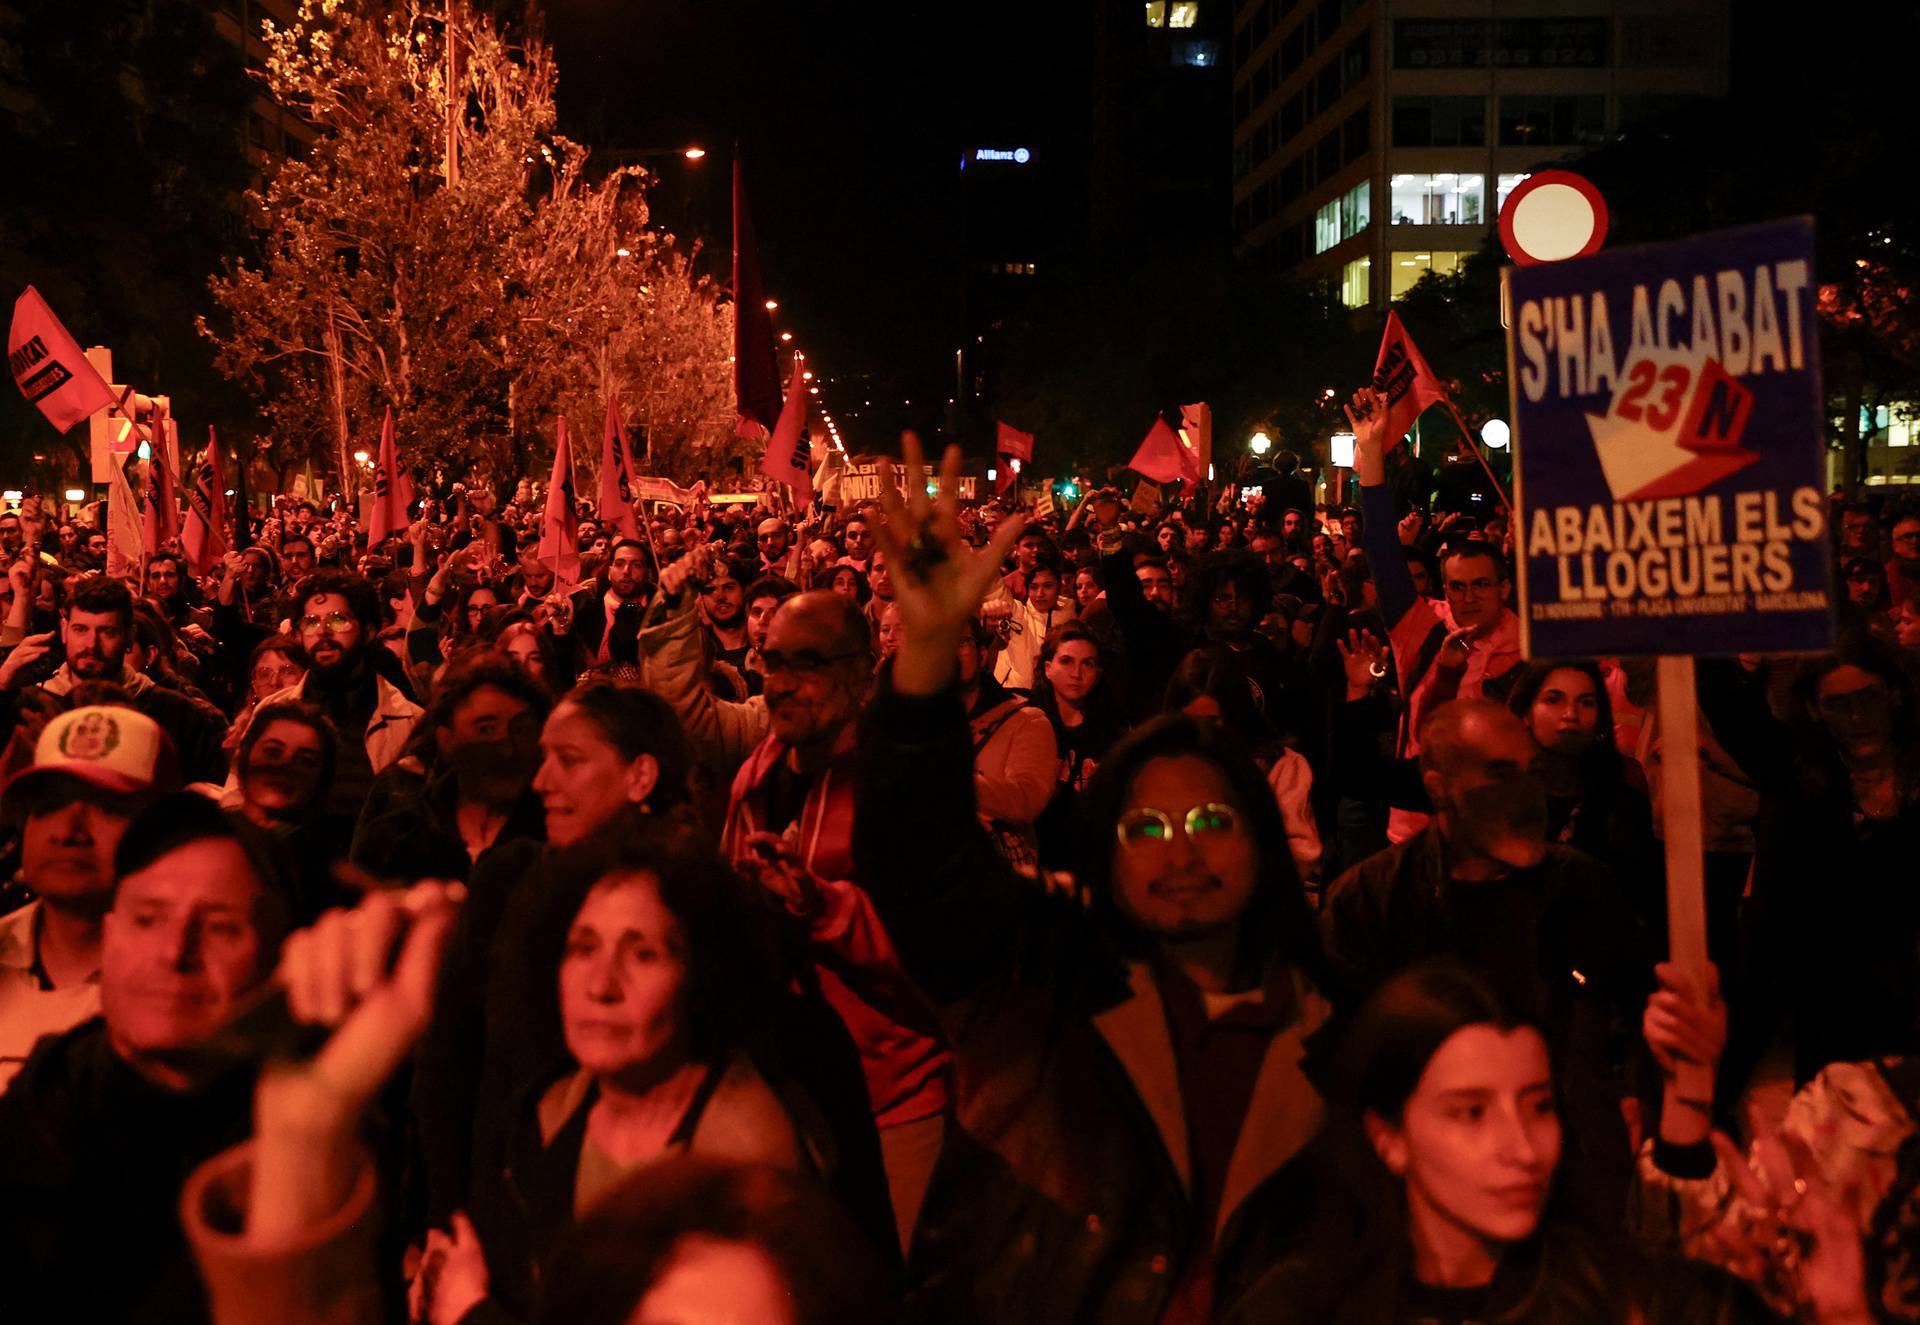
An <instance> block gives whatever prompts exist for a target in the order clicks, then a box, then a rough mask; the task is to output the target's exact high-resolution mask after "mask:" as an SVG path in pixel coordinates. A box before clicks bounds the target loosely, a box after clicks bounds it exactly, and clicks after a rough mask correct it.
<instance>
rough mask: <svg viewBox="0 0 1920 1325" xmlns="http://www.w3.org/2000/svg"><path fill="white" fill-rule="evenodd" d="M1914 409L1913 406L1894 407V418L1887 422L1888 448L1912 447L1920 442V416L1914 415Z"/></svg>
mask: <svg viewBox="0 0 1920 1325" xmlns="http://www.w3.org/2000/svg"><path fill="white" fill-rule="evenodd" d="M1881 408H1883V409H1884V408H1885V406H1882V407H1881ZM1913 409H1914V406H1912V405H1911V404H1908V405H1901V406H1895V407H1894V410H1893V417H1892V418H1891V419H1889V420H1888V422H1887V445H1888V446H1912V445H1914V444H1915V443H1916V442H1920V415H1916V414H1915V413H1913Z"/></svg>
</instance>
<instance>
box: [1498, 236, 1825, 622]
mask: <svg viewBox="0 0 1920 1325" xmlns="http://www.w3.org/2000/svg"><path fill="white" fill-rule="evenodd" d="M1506 276H1507V280H1508V282H1509V285H1508V290H1507V295H1508V308H1509V318H1508V320H1509V324H1510V325H1509V327H1508V331H1507V370H1508V381H1509V383H1510V387H1511V390H1512V393H1513V459H1514V485H1513V486H1514V507H1515V511H1514V519H1515V524H1514V559H1515V562H1516V570H1517V573H1518V579H1519V591H1520V606H1519V610H1520V630H1521V647H1522V649H1523V651H1524V652H1525V653H1526V655H1527V656H1528V657H1530V658H1565V657H1593V656H1599V655H1608V654H1611V655H1625V656H1649V655H1658V654H1726V653H1800V652H1811V651H1817V650H1823V649H1828V648H1831V647H1832V646H1833V564H1832V555H1831V552H1830V550H1829V547H1828V543H1827V507H1826V498H1825V496H1824V486H1825V485H1824V470H1825V443H1824V441H1823V439H1822V426H1823V419H1824V415H1825V411H1824V408H1823V405H1822V401H1821V396H1820V351H1819V344H1818V340H1817V335H1816V321H1815V312H1814V300H1815V283H1814V269H1813V222H1812V220H1811V219H1807V218H1797V219H1793V220H1787V221H1775V222H1770V223H1768V224H1766V225H1757V226H1752V227H1748V228H1746V229H1740V230H1723V231H1716V232H1715V233H1712V234H1706V235H1697V236H1695V237H1693V238H1691V239H1683V240H1678V241H1676V242H1674V243H1669V244H1648V245H1644V246H1641V247H1638V248H1622V249H1615V250H1612V251H1610V252H1606V253H1600V254H1597V255H1595V256H1594V257H1591V258H1582V259H1576V260H1573V261H1568V262H1551V263H1543V264H1541V265H1539V266H1534V267H1518V268H1513V269H1510V270H1509V271H1508V272H1507V273H1506Z"/></svg>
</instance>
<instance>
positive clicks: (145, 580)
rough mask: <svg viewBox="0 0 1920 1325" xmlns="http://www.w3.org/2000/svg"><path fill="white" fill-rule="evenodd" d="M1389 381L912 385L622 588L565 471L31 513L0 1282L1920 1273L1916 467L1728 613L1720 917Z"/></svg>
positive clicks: (251, 1306)
mask: <svg viewBox="0 0 1920 1325" xmlns="http://www.w3.org/2000/svg"><path fill="white" fill-rule="evenodd" d="M1349 413H1350V417H1351V418H1352V420H1353V424H1354V432H1355V434H1356V451H1355V460H1354V474H1353V477H1354V479H1355V480H1356V489H1357V490H1356V493H1355V496H1356V498H1357V505H1355V506H1353V507H1350V508H1333V509H1329V508H1326V507H1324V506H1320V507H1316V505H1315V503H1314V501H1313V497H1312V491H1311V489H1310V488H1309V487H1308V484H1307V482H1306V480H1305V478H1304V477H1303V476H1301V475H1300V474H1299V473H1297V472H1295V470H1296V469H1297V466H1296V465H1293V464H1289V463H1285V462H1283V463H1282V464H1281V465H1279V466H1278V467H1277V468H1276V469H1275V470H1274V471H1273V472H1270V473H1269V474H1268V475H1267V476H1266V478H1267V481H1266V482H1264V483H1263V484H1262V486H1261V489H1260V492H1259V494H1258V495H1257V496H1252V497H1249V496H1248V495H1247V494H1246V493H1244V492H1235V491H1232V490H1229V491H1228V492H1227V494H1226V495H1224V496H1222V495H1221V494H1219V493H1212V494H1193V495H1190V496H1189V497H1188V499H1186V500H1184V501H1180V500H1175V501H1172V502H1169V503H1168V504H1166V505H1160V504H1150V503H1147V502H1146V501H1144V500H1134V499H1131V498H1130V497H1129V495H1127V494H1123V493H1122V492H1120V491H1118V490H1116V489H1114V488H1111V487H1101V488H1097V489H1096V490H1094V491H1093V492H1091V493H1089V494H1088V495H1087V496H1086V497H1084V498H1083V499H1081V500H1080V501H1079V502H1078V503H1077V504H1070V505H1069V507H1068V508H1065V509H1061V510H1059V511H1057V512H1049V513H1048V514H1047V515H1046V516H1045V517H1044V518H1034V517H1033V516H1032V515H1031V513H1030V512H1022V511H1019V510H1016V509H1014V508H1013V507H1012V506H1011V505H1010V504H1007V505H1002V504H997V503H992V502H989V503H986V504H984V505H970V506H962V505H960V504H958V503H956V502H955V501H953V500H952V499H951V497H942V498H939V499H934V498H930V497H928V496H925V495H923V494H924V493H926V492H927V491H928V490H929V485H928V483H927V478H928V474H927V472H926V470H925V469H924V468H923V460H922V456H921V454H920V450H919V445H918V443H917V441H915V440H914V439H912V438H911V437H909V438H907V439H906V440H905V441H904V442H903V464H904V472H898V473H896V472H895V471H892V470H888V471H886V473H885V475H884V476H883V483H882V486H881V491H880V496H879V498H878V499H877V500H875V501H871V502H864V503H858V504H845V505H842V506H841V507H839V508H838V509H830V508H825V507H822V506H818V505H816V506H814V507H813V508H811V509H809V510H804V511H800V512H787V513H779V512H778V508H775V507H769V506H767V505H764V504H754V503H751V502H741V503H735V504H725V503H714V504H711V505H709V504H706V503H704V502H703V503H702V504H700V505H698V506H697V507H694V508H692V509H687V510H680V509H674V508H661V509H657V510H635V511H601V512H597V513H588V514H587V515H586V516H585V517H584V518H582V519H581V520H580V521H579V524H578V529H577V547H578V578H577V582H569V580H570V579H571V578H572V572H573V570H574V567H573V566H572V565H571V564H570V562H566V561H561V560H560V559H559V558H556V557H552V556H549V557H548V558H546V559H543V558H542V556H541V555H540V551H539V548H540V541H541V534H542V520H543V509H544V503H541V502H539V501H538V500H537V497H538V494H537V493H536V492H535V491H534V490H532V489H531V488H530V486H529V485H528V484H526V483H522V484H520V485H519V487H518V489H517V490H510V491H493V490H489V489H487V488H484V487H482V486H479V485H476V486H475V487H474V488H473V489H471V490H469V489H467V488H466V487H464V486H461V485H451V486H449V487H446V488H444V489H443V488H440V487H438V486H437V485H432V484H424V485H423V491H424V493H425V495H424V496H423V497H422V499H421V500H420V501H418V502H416V503H415V505H414V507H413V508H412V510H411V511H410V516H411V519H410V523H408V525H407V526H406V528H405V529H404V530H403V531H402V532H400V533H398V534H395V535H393V536H392V537H390V538H386V539H383V540H382V541H380V542H379V543H378V544H377V545H375V546H371V547H369V546H368V545H367V540H366V537H365V535H364V534H363V533H362V532H360V531H359V530H358V529H357V528H356V525H355V522H354V520H353V519H352V518H351V516H349V515H348V514H347V513H345V512H343V511H336V510H332V509H327V508H320V507H316V506H315V505H314V504H313V503H311V502H308V501H304V500H299V499H295V498H292V497H284V496H283V497H280V498H277V499H275V500H274V501H273V502H272V504H271V509H270V510H255V511H252V512H250V513H246V514H244V515H243V516H242V517H241V520H240V523H239V525H238V526H237V528H236V529H235V530H234V531H233V537H232V539H231V541H232V542H233V543H234V544H236V545H237V546H236V550H233V551H230V552H227V553H226V554H225V555H224V556H223V557H222V558H220V559H219V560H218V561H217V563H213V564H206V566H205V570H206V573H200V574H196V573H195V572H194V569H193V563H191V562H190V561H189V560H188V559H187V558H186V557H185V555H184V554H183V553H181V552H180V551H179V550H178V549H175V548H172V547H168V548H166V549H163V550H160V551H157V552H154V553H153V554H151V555H149V556H147V557H145V558H143V559H142V561H141V563H140V564H139V565H137V566H135V567H134V568H133V569H132V570H131V571H130V572H128V573H126V574H120V575H110V574H107V573H105V571H104V569H103V562H104V561H105V556H106V549H105V543H106V537H105V534H104V532H103V531H102V530H101V529H99V528H98V527H96V526H95V525H94V524H92V523H89V522H88V521H85V520H80V521H75V520H70V519H69V520H63V519H60V518H57V517H56V515H55V514H54V510H55V508H53V507H51V506H43V505H42V503H41V501H40V500H38V499H36V498H33V497H29V498H28V499H27V500H26V501H24V502H23V503H20V504H18V505H17V506H13V507H10V508H8V509H6V510H4V511H0V557H3V558H4V560H5V561H6V563H7V585H6V589H5V598H4V604H0V605H3V606H4V625H3V627H0V632H3V633H0V712H3V713H4V714H5V722H6V724H7V725H6V728H5V732H4V749H3V750H0V765H4V767H0V787H3V788H4V790H3V791H0V818H3V819H4V824H5V830H6V841H7V850H8V852H9V855H10V859H9V869H10V871H11V873H10V882H9V883H7V884H6V894H7V895H6V897H5V898H4V899H0V1193H4V1199H0V1284H4V1287H0V1316H4V1318H6V1319H8V1320H20V1321H41V1320H48V1321H51V1320H73V1321H89V1322H92V1321H142V1322H146V1321H175V1320H182V1321H199V1320H216V1321H220V1322H223V1323H225V1322H242V1321H245V1322H258V1321H273V1322H276V1325H305V1323H307V1322H314V1323H316V1325H318V1323H320V1322H326V1323H327V1325H333V1323H335V1322H339V1323H341V1325H347V1323H351V1325H363V1323H371V1322H378V1321H401V1320H415V1321H428V1322H433V1323H434V1325H454V1323H455V1322H467V1323H468V1325H484V1323H486V1322H496V1321H512V1320H537V1321H550V1322H568V1323H569V1325H573V1323H576V1322H579V1323H586V1325H596V1323H598V1322H606V1323H607V1325H613V1323H614V1322H636V1323H638V1325H670V1323H672V1325H726V1323H728V1322H793V1323H794V1325H812V1323H813V1322H822V1323H824V1322H847V1321H852V1322H863V1321H871V1322H883V1321H929V1322H973V1321H979V1322H995V1323H996V1325H999V1323H1003V1322H1032V1323H1033V1325H1040V1323H1041V1322H1046V1323H1048V1325H1054V1323H1058V1322H1089V1323H1092V1322H1101V1323H1102V1325H1105V1323H1109V1322H1111V1323H1114V1325H1133V1323H1137V1325H1154V1323H1156V1322H1169V1323H1185V1322H1204V1321H1213V1320H1219V1321H1229V1322H1236V1323H1238V1322H1247V1323H1253V1322H1270V1321H1271V1322H1298V1323H1299V1325H1320V1323H1326V1325H1334V1323H1341V1325H1344V1323H1346V1322H1356V1323H1363V1325H1402V1323H1405V1325H1415V1323H1418V1325H1476V1323H1480V1322H1487V1323H1491V1322H1519V1323H1523V1325H1586V1323H1588V1322H1592V1323H1593V1325H1599V1323H1601V1322H1608V1323H1618V1325H1626V1323H1627V1322H1648V1323H1649V1325H1663V1323H1665V1322H1687V1323H1689V1325H1690V1323H1692V1322H1702V1323H1705V1322H1746V1321H1774V1320H1799V1321H1811V1322H1820V1323H1821V1325H1842V1323H1844V1325H1856V1323H1864V1322H1869V1321H1913V1320H1920V1054H1910V1052H1909V1051H1910V1050H1913V1049H1916V1048H1920V870H1917V869H1916V864H1917V862H1920V692H1917V691H1916V681H1915V676H1916V671H1915V667H1916V663H1917V662H1920V658H1917V657H1916V654H1917V652H1920V597H1917V595H1920V507H1914V508H1903V507H1900V506H1899V505H1897V504H1894V503H1887V504H1886V505H1884V506H1875V505H1870V504H1859V505H1856V504H1850V503H1846V502H1843V501H1841V500H1840V499H1839V498H1838V497H1836V499H1835V505H1834V508H1833V518H1832V524H1833V526H1834V530H1833V532H1834V538H1835V546H1836V562H1835V564H1836V566H1838V567H1840V572H1839V576H1838V577H1837V578H1839V579H1840V580H1842V581H1843V582H1844V588H1843V589H1842V590H1841V591H1839V592H1838V593H1837V597H1839V598H1840V599H1842V600H1843V601H1841V602H1840V603H1839V604H1838V607H1839V614H1840V631H1839V638H1840V644H1839V647H1838V649H1837V650H1836V651H1835V652H1832V653H1828V654H1821V655H1818V656H1811V657H1792V658H1786V657H1782V658H1741V659H1738V660H1732V659H1724V660H1722V659H1708V658H1703V659H1702V660H1701V661H1700V663H1699V665H1698V676H1699V693H1698V697H1697V698H1698V710H1699V722H1700V751H1699V756H1700V766H1701V799H1702V819H1703V826H1704V835H1705V848H1706V860H1705V872H1706V894H1707V895H1706V905H1707V915H1708V932H1709V946H1710V952H1711V957H1712V965H1711V966H1709V967H1707V968H1705V969H1698V968H1694V967H1691V966H1686V965H1680V964H1675V963H1670V962H1668V961H1665V960H1663V957H1664V954H1665V952H1666V948H1667V945H1666V934H1665V931H1666V924H1667V912H1666V897H1665V888H1666V885H1665V874H1666V866H1665V857H1664V845H1663V843H1664V836H1665V834H1664V832H1663V824H1662V821H1661V813H1660V809H1659V807H1660V805H1661V804H1662V796H1661V775H1662V760H1661V747H1660V742H1659V737H1658V728H1659V723H1658V722H1657V720H1656V719H1657V716H1658V713H1657V703H1658V700H1657V698H1656V695H1655V685H1654V682H1653V676H1652V671H1651V665H1650V664H1648V663H1644V662H1641V661H1635V660H1624V661H1623V660H1618V659H1608V658H1600V659H1573V660H1556V661H1527V660H1524V659H1523V658H1522V657H1521V653H1520V642H1519V631H1518V623H1517V620H1516V618H1515V616H1514V612H1513V583H1512V575H1511V572H1510V569H1509V561H1508V551H1509V543H1508V530H1507V522H1506V519H1505V518H1504V517H1503V516H1502V514H1500V512H1501V510H1502V506H1501V503H1500V501H1499V498H1498V494H1495V493H1491V492H1487V493H1485V494H1483V499H1482V500H1481V501H1479V502H1477V503H1460V504H1461V505H1466V506H1467V507H1468V509H1469V510H1470V511H1471V512H1472V513H1471V514H1458V513H1455V512H1453V511H1452V510H1449V509H1436V507H1435V504H1434V502H1433V496H1434V493H1435V491H1436V488H1441V489H1444V488H1445V487H1446V485H1445V484H1439V483H1436V475H1435V473H1434V472H1433V471H1432V470H1430V469H1427V468H1424V467H1423V466H1422V464H1421V462H1419V461H1418V460H1416V459H1414V458H1413V457H1411V456H1410V455H1409V454H1408V451H1407V449H1406V448H1405V447H1398V446H1390V445H1389V442H1390V440H1391V439H1389V438H1388V437H1386V435H1385V433H1386V427H1385V424H1384V417H1385V411H1384V409H1382V408H1381V404H1380V401H1379V400H1378V399H1377V398H1376V397H1375V396H1374V395H1373V393H1372V392H1371V391H1367V390H1363V391H1361V392H1360V393H1358V394H1357V395H1356V396H1355V397H1354V399H1353V402H1352V404H1351V405H1350V406H1349ZM957 463H958V460H957V456H950V457H948V460H947V462H946V464H945V467H944V471H943V478H942V482H941V483H940V484H939V488H940V490H941V491H943V492H947V493H951V492H953V491H955V490H956V488H957V483H956V481H955V480H956V476H957V470H956V469H955V468H954V466H955V465H957ZM901 492H904V494H905V496H904V497H903V496H901V495H899V493H901ZM1452 504H1453V503H1448V502H1445V501H1443V502H1442V503H1440V506H1441V507H1447V506H1450V505H1452ZM556 571H558V572H560V573H561V574H562V575H565V576H566V577H567V578H560V576H558V575H557V574H556ZM1669 702H1672V701H1671V699H1670V700H1669Z"/></svg>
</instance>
